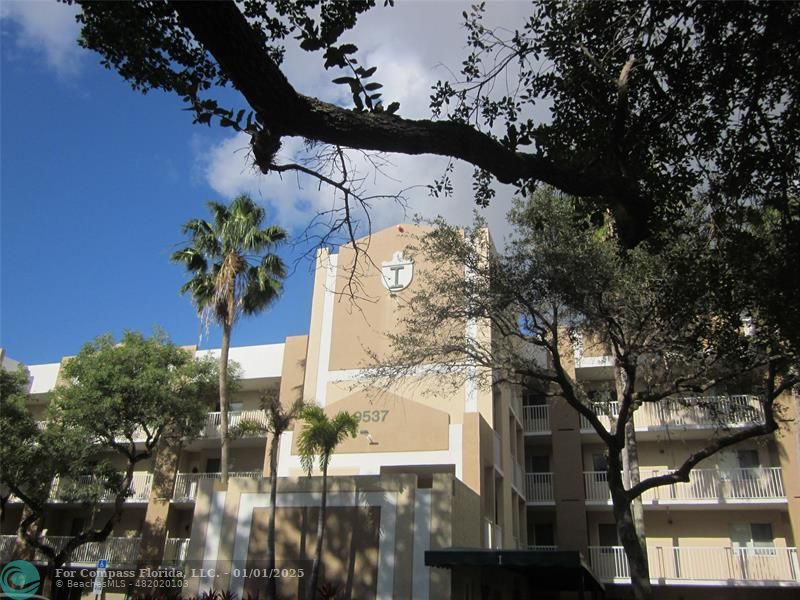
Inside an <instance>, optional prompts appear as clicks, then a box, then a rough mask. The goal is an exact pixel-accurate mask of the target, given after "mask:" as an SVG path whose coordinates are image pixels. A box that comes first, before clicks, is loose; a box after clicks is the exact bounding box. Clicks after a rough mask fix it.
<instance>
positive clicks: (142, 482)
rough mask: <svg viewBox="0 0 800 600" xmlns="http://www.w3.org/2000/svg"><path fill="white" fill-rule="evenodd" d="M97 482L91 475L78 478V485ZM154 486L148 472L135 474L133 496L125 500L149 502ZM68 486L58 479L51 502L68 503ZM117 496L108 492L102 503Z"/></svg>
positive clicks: (103, 496)
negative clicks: (66, 498)
mask: <svg viewBox="0 0 800 600" xmlns="http://www.w3.org/2000/svg"><path fill="white" fill-rule="evenodd" d="M93 482H96V480H94V479H93V478H92V477H91V476H90V475H86V476H84V477H79V478H78V485H90V484H92V483H93ZM152 486H153V474H152V473H150V472H146V471H139V472H136V473H134V474H133V481H131V485H130V488H129V489H130V492H131V495H130V496H128V497H127V498H126V499H125V502H147V501H148V500H149V499H150V489H151V488H152ZM67 493H68V492H67V490H66V486H65V485H64V484H63V483H62V482H61V481H60V480H59V479H58V477H56V479H55V480H54V481H53V486H52V487H51V488H50V497H49V500H50V501H51V502H66V501H67V500H65V497H66V494H67ZM115 497H116V495H115V494H114V493H113V492H111V491H109V490H106V491H104V492H103V493H102V494H101V495H100V502H113V501H114V498H115Z"/></svg>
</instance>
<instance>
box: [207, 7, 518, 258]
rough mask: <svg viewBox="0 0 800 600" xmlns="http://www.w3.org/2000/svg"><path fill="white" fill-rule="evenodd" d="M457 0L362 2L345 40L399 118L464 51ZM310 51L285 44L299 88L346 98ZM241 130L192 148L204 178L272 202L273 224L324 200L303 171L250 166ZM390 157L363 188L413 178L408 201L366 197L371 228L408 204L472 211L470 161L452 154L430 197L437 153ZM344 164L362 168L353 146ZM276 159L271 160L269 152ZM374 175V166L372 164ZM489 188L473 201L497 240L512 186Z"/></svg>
mask: <svg viewBox="0 0 800 600" xmlns="http://www.w3.org/2000/svg"><path fill="white" fill-rule="evenodd" d="M467 6H468V5H467V4H466V3H461V2H409V3H405V2H401V3H398V4H397V6H396V7H394V8H391V9H384V8H381V7H380V6H378V7H376V8H375V9H373V10H371V11H368V12H367V14H365V15H364V16H363V17H362V18H361V19H360V20H359V23H358V25H357V26H356V28H355V30H354V31H352V32H349V33H348V34H347V36H346V41H352V42H354V43H355V44H356V45H357V46H358V47H359V53H358V57H359V59H360V60H361V62H362V64H364V65H366V66H378V71H377V72H376V74H375V76H374V80H376V81H379V82H380V83H382V84H383V86H384V87H383V89H382V90H381V91H382V92H383V94H384V99H385V102H387V103H388V102H392V101H398V102H400V114H402V115H403V116H404V117H409V118H427V117H429V116H430V109H429V101H430V93H431V86H432V85H433V83H434V82H435V81H436V80H437V79H446V78H449V77H450V73H449V71H448V68H449V69H452V71H455V72H457V71H458V70H459V67H460V64H461V61H462V60H463V58H464V55H465V32H464V30H463V29H462V27H461V22H462V18H461V12H462V11H463V10H464V9H465V8H466V7H467ZM528 11H530V6H529V5H528V4H527V3H522V2H502V3H490V4H489V5H488V9H487V17H486V19H487V23H492V22H504V23H506V24H507V23H509V22H512V23H513V22H521V20H522V15H524V14H526V13H527V12H528ZM321 63H322V61H321V59H320V56H319V54H318V53H317V54H311V53H307V52H302V51H300V50H298V49H296V48H289V49H288V50H287V55H286V60H285V62H284V64H283V67H282V68H283V70H284V72H285V73H286V74H287V76H288V77H289V80H290V81H291V82H292V84H293V85H294V86H295V87H296V88H297V89H298V90H299V91H300V92H302V93H305V94H313V95H315V96H318V97H321V98H324V99H326V100H328V101H330V102H344V103H345V104H349V103H350V100H349V96H348V94H347V90H346V89H345V86H341V85H338V86H337V85H335V84H333V83H331V79H333V78H334V77H336V76H338V73H335V72H334V71H332V70H331V71H325V70H324V69H323V68H322V66H321ZM247 149H248V139H247V136H246V135H242V134H239V135H236V136H233V137H231V138H228V139H226V140H225V141H223V142H222V143H220V144H218V145H217V146H215V147H213V148H211V149H210V150H207V151H204V152H202V153H201V154H200V155H199V156H198V160H199V162H200V165H201V169H202V171H203V172H204V174H205V178H206V180H207V182H208V183H209V185H210V186H211V187H212V188H213V189H214V190H216V191H217V192H218V193H220V194H221V195H223V196H225V197H226V198H230V197H232V196H233V195H235V194H237V193H241V192H248V193H250V194H252V195H253V196H254V197H255V198H260V199H261V200H262V202H264V203H265V204H266V205H268V206H269V207H271V208H272V210H273V211H274V212H273V214H274V215H276V218H277V220H278V221H279V222H281V224H282V225H284V226H287V227H293V228H297V227H300V228H302V227H303V226H305V225H307V224H308V223H309V221H310V220H311V219H312V218H313V217H314V215H315V214H317V212H318V211H320V210H327V209H329V208H330V206H331V204H332V202H333V199H334V193H333V191H332V190H331V189H330V188H328V187H323V188H321V189H320V188H319V186H318V184H317V183H315V182H313V181H312V180H311V179H310V178H308V177H295V176H294V175H288V174H284V175H283V178H280V177H279V176H278V175H276V174H270V175H268V176H264V175H262V174H261V173H260V172H255V171H254V170H253V169H252V167H251V163H250V162H249V160H248V156H247ZM299 155H302V144H301V143H300V141H299V140H291V141H290V140H287V139H284V147H283V149H282V152H281V153H280V155H279V159H281V160H282V161H283V162H288V161H290V160H296V159H297V158H298V157H299ZM386 158H387V159H388V160H389V161H390V162H391V163H392V164H391V166H387V167H386V168H385V169H384V171H385V173H386V175H387V176H381V175H375V176H374V177H372V176H371V177H370V178H369V180H368V182H366V185H365V194H366V195H370V196H374V195H378V194H394V193H396V192H397V191H399V190H400V189H403V188H409V187H412V186H420V187H419V188H418V189H414V190H412V191H410V192H409V193H408V194H407V200H408V205H407V207H406V209H405V210H404V209H403V207H402V206H400V205H398V204H397V203H395V202H393V201H391V200H388V199H382V200H375V201H374V202H373V203H372V209H371V211H370V217H371V219H372V226H373V230H376V229H379V228H382V227H386V226H390V225H392V224H395V223H398V222H401V221H407V220H410V219H411V217H413V216H414V215H416V214H420V215H422V216H424V217H426V218H432V217H435V216H439V215H440V216H443V217H445V218H446V219H447V220H448V221H450V222H452V223H455V224H468V223H470V222H471V221H472V214H473V211H474V209H475V204H474V201H473V192H472V181H471V175H472V167H471V166H470V165H466V164H463V163H461V164H457V165H456V169H455V172H454V174H453V176H452V179H453V182H454V184H455V193H454V196H453V197H451V198H432V197H430V196H429V194H428V191H427V188H426V186H427V185H428V184H431V183H432V182H433V181H434V179H436V178H438V177H440V176H441V175H442V173H443V172H444V169H445V166H446V164H447V159H446V158H444V157H437V156H430V155H423V156H407V155H399V154H397V155H389V156H387V157H386ZM353 160H354V161H355V162H354V166H355V167H356V168H358V169H359V171H360V172H362V173H367V172H369V170H368V166H367V165H366V163H365V161H363V160H361V159H359V158H358V157H357V156H355V155H353ZM279 162H280V161H279ZM373 175H374V174H373ZM496 190H497V195H496V197H495V198H494V200H493V201H492V203H491V206H490V207H489V208H488V209H486V210H484V211H482V212H483V214H484V216H485V217H486V218H487V219H488V221H489V224H490V226H491V229H492V232H493V236H494V238H495V240H496V242H497V243H498V245H500V243H501V242H502V239H503V237H504V236H505V235H506V234H507V233H508V226H507V223H506V218H505V215H506V212H507V211H508V208H509V207H510V204H511V198H512V196H513V193H514V190H513V188H512V187H511V186H501V185H499V184H498V185H497V186H496Z"/></svg>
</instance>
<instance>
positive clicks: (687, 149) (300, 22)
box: [79, 0, 800, 297]
mask: <svg viewBox="0 0 800 600" xmlns="http://www.w3.org/2000/svg"><path fill="white" fill-rule="evenodd" d="M80 4H81V8H82V11H81V14H80V16H79V20H80V22H81V23H82V25H83V27H82V34H81V35H82V38H81V43H82V44H83V45H84V46H85V47H87V48H91V49H94V50H96V51H97V52H99V53H100V55H101V56H102V61H103V63H104V64H105V65H106V66H107V67H109V68H113V69H115V70H117V71H118V72H119V73H120V74H121V75H122V76H123V77H125V78H126V79H127V80H128V81H130V82H131V84H132V85H133V87H134V88H135V89H139V90H142V91H147V90H149V89H153V88H156V89H164V90H166V91H169V92H173V93H176V94H178V95H180V96H181V97H182V98H183V100H184V102H185V103H186V105H187V107H188V108H189V109H190V110H192V111H194V113H195V118H196V120H197V121H198V122H203V123H211V120H212V118H217V119H219V121H220V123H221V124H222V125H223V126H228V127H234V128H237V129H240V130H246V131H249V132H251V133H253V135H254V140H253V145H254V146H255V147H256V148H258V147H259V140H260V139H265V140H268V141H269V143H268V144H266V146H267V147H266V148H265V151H264V152H254V157H255V160H256V161H257V162H258V166H259V167H260V168H261V169H262V170H264V171H267V170H269V169H270V166H271V164H272V163H271V161H272V158H273V156H274V151H266V150H270V149H274V148H275V147H276V146H277V145H279V143H280V138H281V136H283V135H298V134H299V135H302V136H303V137H305V138H307V139H311V140H315V141H324V142H325V143H330V144H334V145H340V146H347V147H351V148H360V149H365V150H388V151H392V152H407V153H409V154H419V153H424V152H428V151H431V152H436V153H439V154H444V155H447V156H451V157H454V158H461V159H464V160H466V161H468V162H470V163H471V164H472V165H473V166H474V167H475V171H474V191H475V200H476V202H477V203H478V204H479V205H485V204H486V203H488V202H490V201H491V198H492V190H493V188H492V185H491V184H492V183H493V182H494V178H498V179H500V180H501V181H503V182H505V183H514V184H516V186H517V187H518V190H519V191H520V192H521V193H522V195H525V196H527V195H528V194H529V193H530V192H531V191H533V189H534V187H535V186H536V185H537V183H538V182H540V181H546V182H549V183H551V184H553V185H557V186H558V187H559V188H560V189H562V190H565V191H569V192H570V193H572V194H576V195H579V196H581V197H584V198H588V199H592V200H593V202H592V203H591V204H586V205H583V206H582V209H583V210H586V211H588V212H592V213H593V214H594V216H598V215H601V214H602V213H603V211H604V210H605V209H606V208H610V209H611V210H612V213H613V214H612V217H613V219H614V221H615V222H616V224H617V227H618V231H619V235H620V238H621V239H622V240H623V241H624V243H625V245H626V246H628V247H632V246H633V245H635V244H636V243H638V242H639V241H641V240H642V239H644V238H645V237H647V235H649V233H650V232H651V231H656V232H658V231H661V230H663V229H668V228H669V226H670V224H671V223H672V222H673V221H674V219H676V218H682V215H684V213H685V211H686V210H687V207H689V206H691V205H692V204H693V203H694V202H695V199H696V198H698V197H700V195H702V197H703V202H704V203H705V204H707V205H709V206H713V207H714V208H715V210H718V211H723V212H727V213H728V218H732V219H738V221H737V222H738V224H739V225H741V224H742V223H745V222H747V218H748V217H747V216H746V214H744V213H747V212H748V211H747V210H744V209H745V208H746V207H751V208H755V209H756V210H760V209H763V208H774V209H776V210H778V211H779V212H780V213H781V215H782V218H784V224H783V225H782V227H785V226H786V219H787V217H788V214H789V212H790V210H789V204H790V198H792V197H794V198H796V197H797V195H798V181H800V180H799V179H798V176H797V175H798V173H800V146H799V144H800V135H798V132H800V112H798V106H800V104H798V90H800V69H799V68H798V66H797V60H796V57H797V55H798V51H800V40H798V36H797V35H796V31H797V30H798V29H799V28H800V4H798V3H796V2H765V1H762V0H751V1H748V2H737V3H731V2H657V1H650V2H614V1H611V0H606V1H588V0H584V1H565V0H543V1H541V2H534V3H532V4H531V8H530V14H529V16H528V18H527V19H523V20H521V21H520V22H518V23H511V24H502V23H501V24H499V25H498V26H490V25H489V24H488V23H487V19H486V17H485V12H486V9H485V3H477V4H476V5H474V6H472V7H471V8H470V9H469V10H467V11H464V13H463V19H464V26H465V31H466V43H467V55H466V56H465V57H464V60H463V61H462V64H461V69H460V74H459V75H455V76H453V77H451V78H449V79H447V80H443V81H440V82H438V83H437V84H436V85H435V86H434V88H433V90H432V94H431V104H430V105H431V110H432V113H433V117H434V119H436V120H449V121H450V122H451V124H454V125H456V124H457V125H459V126H458V127H455V126H454V127H440V125H441V123H435V122H432V121H427V120H418V121H404V120H400V119H391V120H390V119H389V115H391V114H393V113H394V112H395V111H397V110H398V108H399V106H398V105H397V103H389V104H388V107H387V108H386V109H385V110H384V108H383V106H384V103H383V101H382V98H381V97H380V91H379V90H380V89H381V88H380V83H377V82H374V81H372V80H371V78H372V77H374V75H375V73H376V69H377V67H376V66H370V67H367V66H365V65H360V64H359V63H358V60H357V58H356V54H357V50H358V48H357V47H356V46H355V45H353V44H352V43H350V42H348V41H347V40H346V39H344V38H345V37H346V34H347V32H348V31H350V30H351V29H353V28H354V27H355V26H356V23H357V19H358V17H359V16H360V15H361V14H363V13H364V12H365V11H367V10H372V9H374V8H375V9H377V8H376V3H375V2H373V1H371V0H365V1H359V2H334V1H328V0H302V1H290V0H247V1H245V2H241V3H239V10H240V11H241V14H236V12H235V11H233V12H231V11H228V12H227V13H225V15H226V19H225V23H224V25H225V26H226V27H228V28H231V29H233V30H235V31H238V33H239V34H240V35H238V36H237V35H230V36H229V38H230V40H231V41H230V45H226V42H225V40H220V39H213V40H212V42H213V43H214V44H215V52H217V53H218V54H220V56H222V55H223V54H224V55H226V56H227V57H228V59H229V62H228V64H227V67H226V68H225V67H223V66H222V65H221V64H219V62H218V61H217V60H216V59H215V58H214V57H213V56H212V55H211V53H210V52H209V51H208V50H207V49H206V48H204V46H203V44H202V43H199V42H198V37H203V36H202V35H201V34H197V35H195V34H196V33H197V31H196V29H198V27H197V23H195V24H194V25H195V30H193V29H192V28H191V27H190V26H187V25H186V24H185V22H186V19H179V18H178V16H177V11H181V12H182V13H183V15H184V17H185V16H186V14H188V13H189V12H190V11H189V9H185V10H184V9H182V8H176V7H182V6H183V5H180V4H178V3H169V2H167V3H164V2H157V1H155V0H149V1H143V2H137V3H124V4H119V3H114V4H111V3H97V2H88V1H87V2H80ZM391 4H392V3H391V2H384V6H386V5H391ZM200 12H201V11H196V13H195V14H200ZM214 14H217V15H218V14H221V13H220V12H215V13H214ZM206 18H208V16H207V15H206ZM245 19H246V20H245ZM199 20H200V21H201V22H202V21H203V19H202V17H200V18H199ZM206 25H207V23H206ZM220 25H222V24H220ZM236 28H239V29H236ZM241 29H245V31H241ZM211 37H212V38H213V36H211ZM242 37H247V38H248V40H249V41H250V42H252V43H250V44H248V45H246V46H245V45H242V44H240V41H241V38H242ZM292 38H293V39H294V40H296V41H297V42H298V43H299V46H300V47H301V48H302V49H304V50H306V51H309V52H318V53H319V54H320V58H321V60H320V63H321V64H320V68H321V69H322V68H325V69H328V68H335V69H343V70H344V73H341V74H338V75H337V76H336V77H335V78H334V83H336V84H338V85H344V86H347V87H348V89H349V92H350V94H351V95H352V98H353V103H354V105H355V108H356V111H362V110H372V111H373V112H380V111H383V112H384V113H389V115H387V114H383V115H380V117H379V118H364V119H351V118H349V117H350V115H348V114H342V113H344V112H346V111H342V112H337V110H335V108H336V107H334V106H332V105H327V106H325V110H324V111H320V110H319V109H320V108H321V107H322V106H323V103H321V102H319V101H318V99H316V98H305V97H300V95H298V94H297V92H296V90H294V89H293V88H292V87H291V84H290V83H289V81H288V80H289V78H287V77H286V76H285V75H284V74H283V73H281V72H280V70H279V65H280V61H281V59H282V57H283V54H284V51H285V48H286V46H287V45H288V44H291V43H293V41H292ZM205 39H206V41H208V38H205ZM216 44H218V46H217V45H216ZM245 47H246V48H247V50H242V48H245ZM264 49H267V50H266V52H263V50H264ZM237 50H240V51H241V52H242V53H252V54H253V56H249V55H248V56H241V55H239V56H237ZM256 53H258V55H257V56H255V54H256ZM232 57H236V58H237V59H238V60H234V59H232ZM217 58H220V57H217ZM242 65H246V67H245V68H240V67H241V66H242ZM250 67H253V68H250ZM256 67H257V68H256ZM265 72H267V73H270V74H271V75H270V77H272V80H271V81H269V82H264V83H263V84H262V87H261V89H253V88H256V87H258V86H257V85H256V82H253V81H250V79H251V78H253V77H261V76H262V74H263V73H265ZM229 78H230V79H232V80H233V81H231V80H229ZM232 84H233V85H235V86H236V87H237V88H238V89H239V90H240V91H243V93H244V95H245V96H246V97H247V99H248V101H249V102H250V103H251V104H252V106H251V107H250V108H252V109H253V110H252V111H250V112H248V109H242V108H238V107H237V108H233V107H221V106H219V105H218V101H220V100H219V99H220V98H221V97H224V96H223V94H222V92H224V91H225V90H224V88H227V87H228V86H229V85H232ZM245 88H247V90H248V91H246V92H245V91H244V90H245ZM273 91H274V92H275V94H274V95H273V94H272V92H273ZM281 111H283V112H285V113H286V114H280V113H281ZM322 112H324V113H326V114H327V115H331V116H332V118H331V119H326V118H324V117H325V115H322V114H320V113H322ZM245 115H248V116H247V120H246V121H245ZM387 125H390V126H391V128H392V135H390V136H387V135H386V131H385V129H384V128H385V127H386V126H387ZM256 133H258V134H261V135H259V136H257V135H255V134H256ZM473 134H474V135H473ZM443 140H446V141H447V142H448V143H447V144H442V143H440V142H442V141H443ZM465 140H470V142H469V143H468V144H465V143H464V141H465ZM443 146H444V147H443ZM465 148H467V150H466V151H465ZM451 189H452V186H451V185H450V182H449V177H448V176H447V174H445V176H444V177H443V178H442V180H441V181H439V182H436V183H434V185H433V186H432V190H433V191H434V192H435V193H444V194H447V193H449V192H451ZM784 231H785V229H784ZM789 233H791V232H786V235H787V236H788V234H789ZM790 249H791V248H782V247H781V250H790ZM747 258H748V259H750V258H752V256H750V255H748V257H747ZM780 258H781V259H782V260H781V262H782V263H787V262H788V261H789V259H790V258H791V255H787V254H783V255H782V256H781V257H780ZM778 277H779V278H780V279H784V280H785V277H784V273H780V274H778ZM796 291H798V290H797V288H793V289H791V290H789V291H788V292H787V293H786V294H785V296H786V297H792V293H793V292H796Z"/></svg>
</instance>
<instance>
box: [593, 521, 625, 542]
mask: <svg viewBox="0 0 800 600" xmlns="http://www.w3.org/2000/svg"><path fill="white" fill-rule="evenodd" d="M597 537H598V541H599V542H600V545H601V546H603V547H608V546H619V545H620V544H619V538H618V537H617V526H616V525H615V524H614V523H600V524H599V525H598V526H597Z"/></svg>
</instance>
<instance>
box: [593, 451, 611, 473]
mask: <svg viewBox="0 0 800 600" xmlns="http://www.w3.org/2000/svg"><path fill="white" fill-rule="evenodd" d="M592 469H593V470H595V471H602V472H603V473H605V472H606V471H608V457H607V456H606V455H605V453H603V452H595V453H594V454H592Z"/></svg>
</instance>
